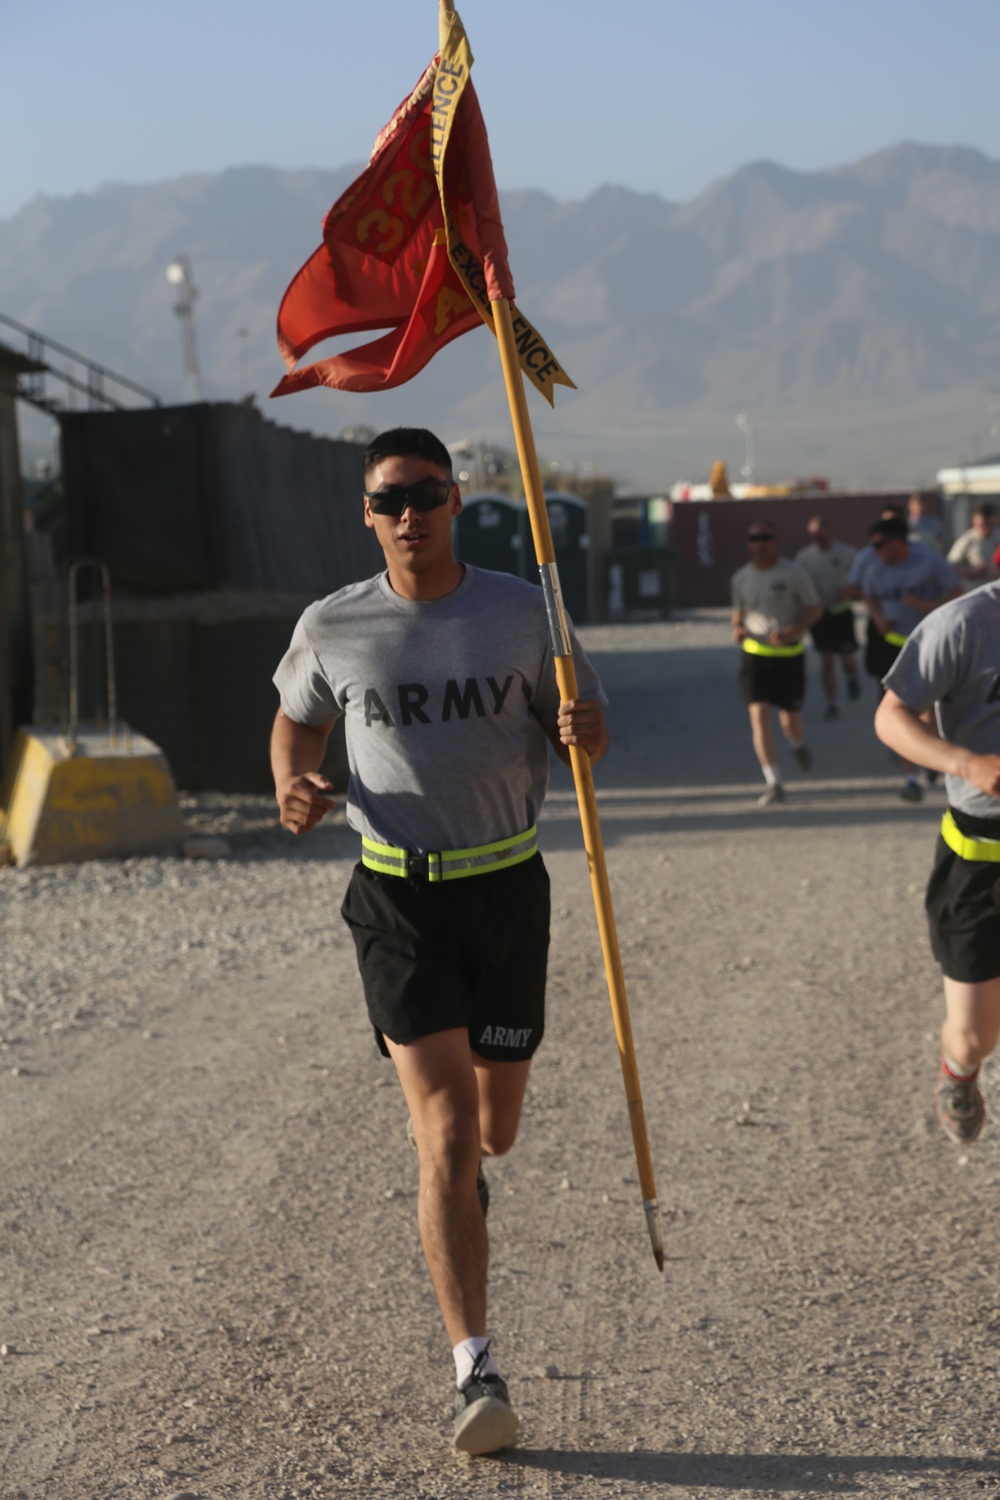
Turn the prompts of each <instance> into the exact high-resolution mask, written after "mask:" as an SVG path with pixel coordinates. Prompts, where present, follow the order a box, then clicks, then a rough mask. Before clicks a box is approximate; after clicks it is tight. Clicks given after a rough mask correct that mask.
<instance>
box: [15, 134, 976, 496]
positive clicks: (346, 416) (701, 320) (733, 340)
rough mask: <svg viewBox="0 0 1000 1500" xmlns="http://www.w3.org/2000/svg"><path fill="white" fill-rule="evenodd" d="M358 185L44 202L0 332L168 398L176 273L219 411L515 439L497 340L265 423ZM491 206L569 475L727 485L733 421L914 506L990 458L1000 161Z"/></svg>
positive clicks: (915, 151)
mask: <svg viewBox="0 0 1000 1500" xmlns="http://www.w3.org/2000/svg"><path fill="white" fill-rule="evenodd" d="M357 170H358V168H357V166H345V167H343V168H341V169H340V170H338V171H335V172H318V171H301V172H281V171H277V170H274V169H271V168H268V167H242V168H234V169H232V170H230V171H226V172H223V173H220V174H219V175H218V176H199V177H186V178H180V179H177V180H175V181H172V182H163V183H157V184H152V185H150V186H145V187H106V188H103V189H101V190H99V191H98V192H96V193H92V194H85V195H78V196H75V197H73V198H63V199H51V198H44V197H40V198H38V199H36V200H35V201H34V202H32V203H31V204H29V205H28V206H27V207H26V208H25V209H23V210H22V211H21V212H20V213H19V214H17V215H15V216H14V217H13V218H11V219H8V220H3V221H0V311H2V312H4V313H6V314H8V315H9V316H11V317H15V318H17V319H19V320H21V321H23V322H25V323H27V324H29V325H30V326H33V327H36V328H38V329H40V330H41V331H42V332H43V333H46V334H48V335H50V336H51V337H53V338H57V339H59V340H60V341H62V342H63V343H66V344H68V345H70V346H71V347H78V348H80V349H81V350H83V351H85V352H86V353H89V354H90V355H91V356H92V357H93V358H95V359H98V360H100V361H102V362H104V363H106V364H108V365H110V366H111V367H112V368H114V369H116V370H119V371H121V372H122V373H123V374H127V375H130V376H132V377H133V378H134V379H136V380H138V381H140V382H141V383H143V384H146V385H148V386H150V387H152V388H153V389H154V390H157V391H160V392H161V393H162V394H163V395H164V396H165V397H167V398H169V399H179V398H180V397H181V395H182V392H183V378H182V369H181V356H180V337H179V331H178V327H177V321H176V319H175V317H174V316H173V314H172V311H171V308H172V289H171V288H170V287H169V286H168V284H167V282H166V279H165V271H166V267H167V265H168V264H169V262H170V261H171V260H172V259H173V258H174V256H175V255H176V254H178V253H180V252H184V253H187V254H188V255H190V256H191V259H192V262H193V266H194V273H195V280H196V283H197V286H198V289H199V298H198V302H197V332H198V342H199V353H200V358H201V363H202V367H203V371H204V376H205V388H206V394H207V395H208V396H209V397H217V398H226V399H230V398H234V397H236V396H238V395H239V394H241V390H240V384H241V360H242V359H244V358H245V362H246V370H247V375H248V384H249V386H250V387H251V388H252V389H254V390H255V391H257V392H258V394H259V396H260V398H261V404H262V406H263V408H264V410H265V412H266V413H267V415H268V416H270V417H272V418H273V419H274V420H276V421H280V422H283V423H288V424H291V425H296V426H305V427H310V428H312V429H313V430H315V431H320V432H328V433H337V432H339V431H340V430H341V429H343V428H344V427H346V426H348V425H354V424H358V423H368V424H370V425H373V426H384V425H386V424H388V423H390V422H395V421H398V420H404V419H406V420H415V421H419V422H426V423H429V424H433V425H435V426H437V427H438V428H439V429H440V430H441V432H442V434H443V435H444V436H445V437H446V438H448V439H449V440H454V439H457V438H459V437H471V438H477V437H484V438H488V439H492V440H494V441H501V442H506V441H508V440H509V419H508V416H507V410H506V403H505V398H504V394H503V388H502V383H501V381H500V378H499V365H498V361H497V359H496V354H495V350H494V348H493V346H492V340H491V339H490V336H489V334H488V333H486V332H485V330H484V331H483V332H482V333H475V334H473V335H471V336H470V337H468V338H465V339H461V340H459V341H458V342H457V343H456V344H454V345H452V346H451V348H450V349H448V350H447V351H446V352H445V353H444V354H443V355H442V356H440V357H439V358H438V359H437V360H436V361H435V362H434V363H433V364H432V365H431V366H429V367H428V369H427V370H426V371H425V372H424V374H423V375H421V376H420V377H419V378H418V379H417V380H416V381H414V382H412V383H411V384H410V385H409V386H406V387H403V388H401V389H400V390H398V391H396V392H389V393H385V394H383V395H380V396H373V397H362V396H351V395H347V394H341V393H332V392H321V393H315V394H309V395H303V396H296V397H291V398H287V399H285V400H282V401H279V402H273V403H268V402H267V400H266V393H267V392H268V391H269V390H270V389H271V387H272V386H273V385H274V383H275V382H276V381H277V379H278V378H279V376H280V374H281V371H282V365H281V361H280V359H279V357H278V354H277V349H276V346H275V342H274V334H273V328H274V318H275V313H276V311H277V306H278V303H279V300H280V298H281V294H282V292H283V291H284V288H285V286H286V285H287V283H288V281H289V280H290V278H291V276H292V275H293V274H294V272H295V270H296V269H297V268H298V266H299V265H300V264H301V263H302V262H303V261H304V260H305V259H306V258H307V256H308V255H309V254H310V253H311V251H312V250H313V249H314V247H315V246H316V244H317V243H318V242H319V235H320V228H321V224H322V220H323V216H324V214H325V212H326V210H327V209H328V208H329V206H330V204H331V203H332V202H333V201H334V199H335V198H336V197H337V195H338V193H339V192H341V191H342V189H343V188H344V187H345V186H346V185H347V183H348V182H349V181H350V180H351V178H352V177H353V176H354V175H355V174H356V172H357ZM502 207H503V211H504V220H505V226H506V230H507V238H508V241H509V244H510V247H511V260H512V266H513V270H514V275H515V280H516V282H517V288H518V299H519V302H520V304H521V305H522V307H523V308H524V310H525V311H526V312H527V313H528V314H529V316H530V317H531V318H532V319H533V320H534V321H535V322H537V323H538V324H539V326H540V327H541V328H542V329H543V330H544V332H545V334H546V336H547V337H548V338H549V339H550V340H551V342H552V344H553V346H554V347H555V349H556V350H557V352H558V354H559V356H560V358H561V359H562V361H563V363H564V364H565V365H566V367H567V369H568V370H569V371H570V373H571V374H572V376H573V378H574V379H575V380H576V382H577V384H578V386H579V391H578V392H577V393H575V394H574V393H563V392H559V393H558V395H557V408H556V411H555V413H549V412H548V410H547V409H546V408H545V407H544V406H543V405H542V404H541V403H539V402H537V401H536V400H535V398H534V397H532V410H533V412H534V414H535V421H536V436H537V441H538V444H539V448H540V449H541V450H542V451H543V453H544V454H545V455H546V456H547V457H548V458H551V459H554V460H558V461H559V462H561V463H562V464H563V465H564V466H565V465H570V466H580V465H585V464H587V463H589V462H591V461H593V462H597V463H600V464H602V465H603V466H604V467H606V468H608V469H610V470H611V471H612V472H613V473H615V474H616V475H618V476H619V477H620V478H621V480H622V481H623V482H624V483H625V484H632V485H634V486H636V487H637V488H644V489H658V488H662V487H663V486H664V485H666V484H668V483H670V482H671V481H672V480H674V479H676V478H679V477H681V476H682V475H684V476H689V477H690V476H695V477H698V476H706V475H707V472H708V468H709V465H710V463H711V461H712V460H713V459H715V458H724V459H726V460H727V461H728V463H729V466H730V470H731V472H733V473H737V472H738V470H739V467H740V465H741V463H742V462H743V457H744V450H743V438H742V436H741V434H740V432H739V430H738V429H737V427H736V421H735V418H736V415H737V414H738V413H740V412H745V413H747V414H748V415H749V417H750V419H751V422H752V424H753V428H754V434H755V440H756V450H757V470H758V477H760V478H764V479H767V478H771V479H777V478H782V477H787V476H790V475H792V474H797V473H807V472H808V473H827V474H829V475H830V476H831V477H833V478H834V479H835V480H836V481H838V482H842V483H853V484H858V485H873V484H909V483H911V482H914V481H917V480H922V481H925V480H927V479H928V478H929V477H931V476H932V475H933V472H934V470H935V469H936V468H937V467H939V466H941V465H943V464H945V463H950V462H957V461H962V460H967V459H970V458H972V457H975V456H976V454H977V452H979V451H983V450H984V449H985V448H987V447H990V446H992V447H995V446H996V442H995V438H994V439H993V440H992V441H991V438H990V420H991V419H990V412H991V407H993V406H994V405H995V404H996V399H997V398H996V396H995V394H994V389H995V385H996V382H997V380H998V377H1000V162H996V161H992V160H990V159H989V158H987V157H984V156H983V155H981V154H980V153H979V152H976V151H972V150H967V149H964V148H960V147H953V148H938V147H931V146H916V145H901V146H897V147H894V148H893V149H891V150H887V151H884V152H881V153H879V154H878V155H876V156H872V157H869V158H867V159H865V160H863V161H861V162H857V163H855V164H853V165H850V166H845V167H841V168H838V169H835V170H831V171H827V172H819V173H798V172H791V171H788V170H786V169H784V168H782V167H779V166H776V165H774V164H773V163H769V162H759V163H754V164H752V165H749V166H746V167H743V168H741V169H740V170H739V171H738V172H736V173H734V174H733V175H732V176H731V177H729V178H727V179H725V180H723V181H720V182H717V183H715V184H714V185H713V186H712V187H711V188H709V189H708V191H707V192H705V193H703V194H702V195H701V196H700V197H699V198H697V199H696V200H694V201H693V202H691V203H687V204H681V205H678V204H671V203H667V202H666V201H664V200H663V199H660V198H657V197H655V196H653V195H650V194H645V195H644V194H639V193H635V192H631V191H629V190H627V189H624V188H617V187H605V188H601V189H600V190H598V191H597V192H595V193H594V194H592V195H591V196H590V197H589V198H587V199H586V200H585V201H583V202H578V203H559V202H557V201H556V200H554V199H553V198H551V197H548V196H547V195H545V194H543V193H538V192H509V193H503V194H502ZM241 329H246V330H247V336H246V338H245V339H244V338H243V337H241V333H240V330H241ZM244 345H245V348H244Z"/></svg>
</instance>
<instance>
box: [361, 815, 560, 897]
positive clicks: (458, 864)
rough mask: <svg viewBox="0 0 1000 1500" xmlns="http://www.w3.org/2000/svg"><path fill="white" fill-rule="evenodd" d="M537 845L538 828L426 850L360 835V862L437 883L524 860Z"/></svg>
mask: <svg viewBox="0 0 1000 1500" xmlns="http://www.w3.org/2000/svg"><path fill="white" fill-rule="evenodd" d="M537 849H538V829H537V827H534V826H533V827H531V828H529V829H528V831H527V832H526V833H515V834H514V836H513V838H509V839H498V840H497V841H496V843H495V844H477V845H476V846H475V847H474V848H472V849H442V850H440V851H438V852H434V851H428V853H426V854H412V853H411V852H410V850H409V849H397V848H396V846H395V844H377V843H376V842H375V840H374V839H370V838H366V837H365V836H364V835H362V838H361V863H362V864H363V865H366V866H367V868H368V869H369V870H375V871H376V872H377V873H378V874H379V875H398V876H400V878H401V879H403V880H408V879H410V878H411V877H412V876H414V875H420V876H423V878H424V879H425V880H428V881H431V882H432V883H435V884H436V883H437V882H438V881H441V880H465V879H466V878H467V877H468V876H470V875H489V874H491V873H492V872H493V871H494V870H505V869H507V867H508V866H509V865H519V864H523V862H524V861H525V860H526V859H530V858H531V856H532V855H533V854H534V853H535V852H536V850H537Z"/></svg>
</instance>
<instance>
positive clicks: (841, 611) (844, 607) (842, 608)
mask: <svg viewBox="0 0 1000 1500" xmlns="http://www.w3.org/2000/svg"><path fill="white" fill-rule="evenodd" d="M853 608H854V605H853V604H852V603H851V601H850V599H842V600H841V601H840V603H839V604H831V605H830V611H829V612H830V614H831V615H846V614H847V611H848V610H849V609H853Z"/></svg>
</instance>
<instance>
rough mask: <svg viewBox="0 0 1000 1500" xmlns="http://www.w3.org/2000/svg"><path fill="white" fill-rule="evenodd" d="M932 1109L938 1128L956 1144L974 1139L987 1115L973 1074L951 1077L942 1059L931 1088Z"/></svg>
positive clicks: (965, 1143) (963, 1143) (960, 1144)
mask: <svg viewBox="0 0 1000 1500" xmlns="http://www.w3.org/2000/svg"><path fill="white" fill-rule="evenodd" d="M934 1109H935V1111H936V1112H937V1117H938V1124H939V1125H940V1126H941V1129H942V1130H943V1131H944V1133H945V1135H947V1136H948V1137H949V1138H950V1139H951V1140H953V1141H954V1142H955V1144H956V1145H958V1146H967V1145H969V1143H970V1142H972V1141H974V1140H975V1139H976V1138H977V1136H978V1135H979V1132H980V1131H981V1130H982V1128H983V1123H984V1121H985V1119H986V1105H985V1104H984V1103H983V1096H982V1094H981V1093H980V1092H979V1084H978V1083H977V1082H976V1079H975V1077H973V1078H952V1076H951V1074H950V1073H947V1072H946V1071H945V1067H944V1064H943V1063H942V1064H941V1071H940V1073H939V1074H938V1081H937V1088H936V1089H935V1090H934Z"/></svg>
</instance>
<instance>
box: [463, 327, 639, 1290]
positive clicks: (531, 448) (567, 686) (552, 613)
mask: <svg viewBox="0 0 1000 1500" xmlns="http://www.w3.org/2000/svg"><path fill="white" fill-rule="evenodd" d="M490 307H491V308H492V311H493V326H494V329H495V331H496V336H497V342H498V344H499V346H500V363H501V365H502V366H503V378H504V384H505V386H506V388H507V400H508V402H509V403H510V414H511V421H512V422H513V426H514V438H515V441H516V443H517V455H518V459H519V460H520V465H521V478H522V480H523V482H524V493H525V496H526V497H527V501H528V516H529V518H530V521H531V535H532V540H533V542H534V546H535V556H536V558H537V559H538V570H539V572H540V574H541V579H542V591H543V593H544V595H545V607H546V611H547V613H548V618H549V631H550V634H551V636H552V650H553V654H554V655H555V665H556V681H557V683H558V685H559V696H560V698H561V700H562V701H563V702H564V703H567V702H570V701H571V700H572V699H574V698H576V696H577V683H576V670H575V668H574V666H573V648H572V645H571V643H570V635H569V626H568V623H567V619H566V611H565V608H564V607H563V601H562V594H561V592H560V588H559V573H558V570H557V568H556V560H555V549H554V548H553V545H552V531H551V528H550V526H549V515H548V511H547V510H546V509H545V496H544V492H543V488H542V476H541V471H540V469H539V467H538V456H537V454H536V452H535V440H534V435H533V433H532V430H531V420H530V417H529V414H528V403H527V401H526V399H525V393H524V380H523V377H522V375H521V367H520V364H519V363H518V358H517V346H516V344H515V340H514V327H513V321H512V317H511V311H510V303H509V302H508V301H507V300H506V298H502V297H501V298H498V299H497V300H496V301H491V302H490ZM569 753H570V764H571V765H572V768H573V780H574V782H575V784H576V800H577V803H578V804H579V808H580V822H581V823H582V825H583V843H584V848H585V849H586V851H587V863H588V865H589V867H590V884H591V888H592V889H593V893H594V907H595V909H596V912H597V926H598V930H599V932H600V936H601V950H602V952H603V954H604V971H605V974H606V975H607V981H608V995H609V997H610V999H611V1010H612V1014H613V1016H614V1022H615V1035H616V1037H617V1039H618V1056H619V1058H620V1060H621V1066H622V1077H623V1079H624V1080H625V1097H626V1099H627V1100H628V1115H629V1124H630V1125H631V1127H632V1142H633V1145H634V1147H635V1159H636V1163H637V1165H638V1168H639V1183H640V1186H641V1189H642V1206H643V1209H644V1210H645V1214H646V1226H647V1228H648V1230H649V1238H650V1240H651V1242H652V1246H653V1257H654V1259H655V1260H656V1264H657V1266H658V1267H659V1268H660V1270H661V1271H662V1270H663V1237H662V1235H661V1232H660V1210H659V1206H658V1204H657V1201H656V1184H655V1182H654V1180H653V1160H652V1157H651V1155H650V1151H649V1139H648V1137H647V1135H646V1117H645V1114H644V1112H643V1108H642V1094H641V1092H640V1089H639V1070H638V1068H637V1067H636V1061H635V1047H634V1044H633V1041H632V1023H631V1021H630V1019H629V1012H628V997H627V996H626V994H625V976H624V973H623V972H622V961H621V954H620V952H619V949H618V933H617V930H616V928H615V914H614V910H613V909H612V905H611V889H610V886H609V884H608V871H607V864H606V862H605V859H604V841H603V839H602V837H601V824H600V819H599V817H598V814H597V798H596V796H595V794H594V774H593V770H592V768H591V764H590V757H589V755H588V754H587V752H586V751H585V750H581V749H580V747H579V746H578V745H570V747H569Z"/></svg>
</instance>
